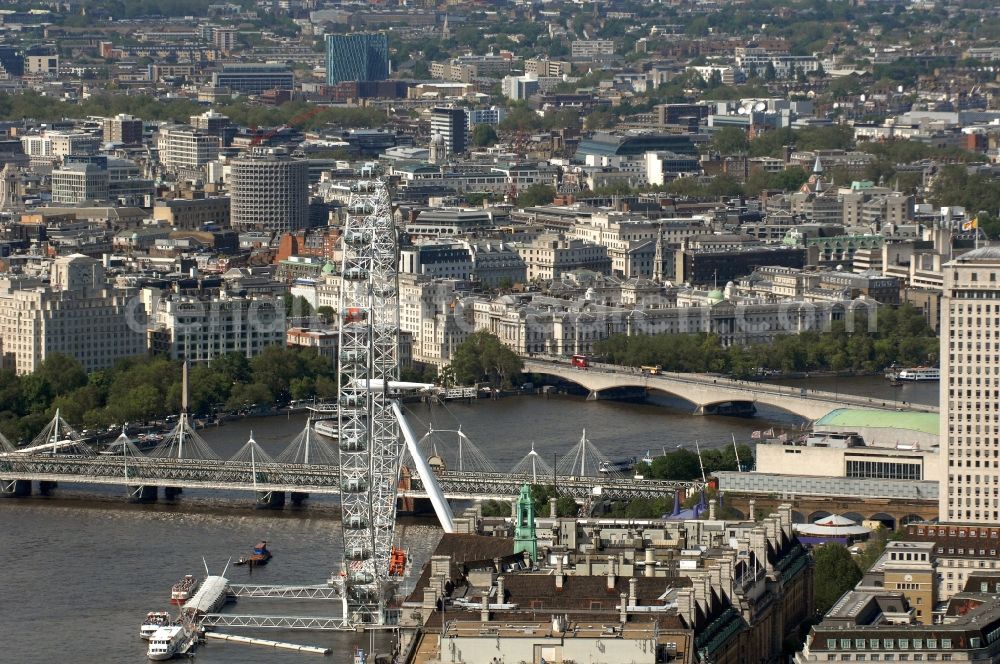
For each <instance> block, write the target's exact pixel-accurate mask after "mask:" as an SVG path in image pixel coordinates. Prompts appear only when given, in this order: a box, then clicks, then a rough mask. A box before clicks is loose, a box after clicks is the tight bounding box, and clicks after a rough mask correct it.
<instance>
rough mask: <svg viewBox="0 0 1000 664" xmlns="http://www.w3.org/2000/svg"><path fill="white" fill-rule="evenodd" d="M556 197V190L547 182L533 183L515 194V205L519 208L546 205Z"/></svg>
mask: <svg viewBox="0 0 1000 664" xmlns="http://www.w3.org/2000/svg"><path fill="white" fill-rule="evenodd" d="M555 197H556V190H555V188H554V187H550V186H549V185H547V184H541V183H538V184H533V185H531V186H530V187H528V188H527V189H525V190H524V191H522V192H521V193H520V194H518V196H517V206H518V207H521V208H528V207H534V206H536V205H548V204H549V203H551V202H552V201H553V200H554V199H555Z"/></svg>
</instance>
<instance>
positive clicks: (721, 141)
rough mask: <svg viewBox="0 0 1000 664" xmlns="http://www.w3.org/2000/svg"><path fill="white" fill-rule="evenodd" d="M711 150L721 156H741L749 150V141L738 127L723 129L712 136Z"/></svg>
mask: <svg viewBox="0 0 1000 664" xmlns="http://www.w3.org/2000/svg"><path fill="white" fill-rule="evenodd" d="M712 149H713V150H715V151H716V152H718V153H720V154H723V155H730V154H743V153H745V152H746V151H747V150H749V149H750V140H749V139H748V138H747V133H746V132H745V131H743V130H742V129H740V128H739V127H723V128H722V129H720V130H719V131H717V132H715V133H714V134H712Z"/></svg>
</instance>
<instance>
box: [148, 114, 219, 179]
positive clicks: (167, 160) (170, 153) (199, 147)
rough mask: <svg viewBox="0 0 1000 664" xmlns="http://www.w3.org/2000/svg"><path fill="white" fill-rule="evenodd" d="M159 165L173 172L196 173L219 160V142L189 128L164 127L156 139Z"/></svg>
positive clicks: (208, 135)
mask: <svg viewBox="0 0 1000 664" xmlns="http://www.w3.org/2000/svg"><path fill="white" fill-rule="evenodd" d="M156 146H157V149H158V151H159V155H160V163H161V164H162V165H163V166H165V167H166V168H167V169H170V170H173V171H197V170H200V169H201V168H202V167H203V166H205V164H207V163H209V162H211V161H215V160H216V159H218V158H219V148H220V147H221V141H220V139H219V137H218V136H213V135H211V134H207V133H204V132H201V131H198V130H196V129H192V128H191V127H185V126H181V125H175V126H173V127H164V128H163V129H161V130H160V132H159V135H158V137H157V141H156Z"/></svg>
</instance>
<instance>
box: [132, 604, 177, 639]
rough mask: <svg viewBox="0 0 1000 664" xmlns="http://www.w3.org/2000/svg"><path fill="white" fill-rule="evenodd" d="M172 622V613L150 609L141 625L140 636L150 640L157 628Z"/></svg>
mask: <svg viewBox="0 0 1000 664" xmlns="http://www.w3.org/2000/svg"><path fill="white" fill-rule="evenodd" d="M169 624H170V614H169V613H167V612H166V611H150V612H149V613H147V614H146V619H145V620H143V621H142V624H141V625H139V638H142V639H145V640H147V641H148V640H149V637H151V636H152V635H153V634H154V633H155V632H156V630H158V629H160V628H161V627H166V626H167V625H169Z"/></svg>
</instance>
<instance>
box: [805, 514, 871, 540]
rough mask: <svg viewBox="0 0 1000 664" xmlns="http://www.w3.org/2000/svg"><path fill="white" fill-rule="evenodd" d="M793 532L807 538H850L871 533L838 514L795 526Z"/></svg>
mask: <svg viewBox="0 0 1000 664" xmlns="http://www.w3.org/2000/svg"><path fill="white" fill-rule="evenodd" d="M795 531H796V532H797V533H799V534H800V535H807V536H809V537H851V536H854V535H868V534H869V533H871V529H869V528H865V527H864V526H861V525H858V524H857V523H855V522H854V521H851V520H850V519H848V518H847V517H844V516H840V515H838V514H831V515H830V516H825V517H823V518H822V519H817V520H816V521H814V522H813V523H806V524H795Z"/></svg>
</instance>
